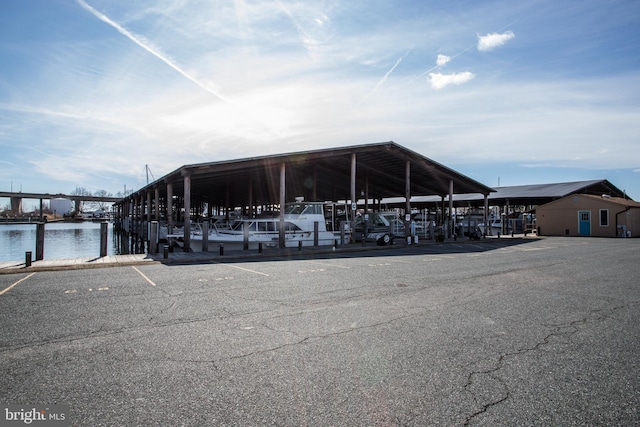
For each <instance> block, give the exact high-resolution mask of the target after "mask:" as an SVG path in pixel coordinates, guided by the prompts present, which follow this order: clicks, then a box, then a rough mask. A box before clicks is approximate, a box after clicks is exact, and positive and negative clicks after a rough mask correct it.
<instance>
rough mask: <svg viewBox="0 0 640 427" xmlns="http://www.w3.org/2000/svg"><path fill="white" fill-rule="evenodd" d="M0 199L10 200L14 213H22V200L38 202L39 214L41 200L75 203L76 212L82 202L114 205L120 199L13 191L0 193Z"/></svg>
mask: <svg viewBox="0 0 640 427" xmlns="http://www.w3.org/2000/svg"><path fill="white" fill-rule="evenodd" d="M0 198H8V199H10V200H11V210H12V211H13V212H16V213H21V212H22V200H23V199H33V200H40V212H42V201H43V200H52V199H69V200H72V201H73V202H74V203H75V207H76V211H80V206H81V203H82V202H104V203H115V202H117V201H118V200H120V199H121V198H120V197H99V196H91V195H88V196H81V195H71V194H63V193H56V194H50V193H23V192H13V191H0Z"/></svg>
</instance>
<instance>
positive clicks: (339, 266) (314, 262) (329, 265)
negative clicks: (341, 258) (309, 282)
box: [304, 260, 351, 270]
mask: <svg viewBox="0 0 640 427" xmlns="http://www.w3.org/2000/svg"><path fill="white" fill-rule="evenodd" d="M304 261H305V262H310V263H311V264H320V265H324V266H326V267H335V268H344V269H347V270H349V269H350V268H351V267H345V266H344V265H336V264H330V263H328V262H320V261H308V260H304Z"/></svg>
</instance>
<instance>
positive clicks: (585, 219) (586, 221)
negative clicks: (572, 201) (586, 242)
mask: <svg viewBox="0 0 640 427" xmlns="http://www.w3.org/2000/svg"><path fill="white" fill-rule="evenodd" d="M578 234H579V235H580V236H590V235H591V211H578Z"/></svg>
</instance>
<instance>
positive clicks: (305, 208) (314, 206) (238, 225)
mask: <svg viewBox="0 0 640 427" xmlns="http://www.w3.org/2000/svg"><path fill="white" fill-rule="evenodd" d="M323 207H324V204H323V203H321V202H303V201H299V202H295V203H288V204H286V205H285V211H284V243H285V247H297V246H298V245H299V244H300V242H301V243H302V246H313V245H314V228H315V224H316V223H317V224H318V225H317V227H318V246H330V245H334V244H335V241H336V235H335V234H334V233H333V232H331V231H327V228H326V222H325V216H324V209H323ZM245 231H246V234H247V237H248V245H249V249H257V248H258V246H259V244H260V243H262V245H263V246H265V247H277V246H278V244H279V240H280V218H279V217H269V218H252V219H237V220H235V221H234V222H233V224H232V225H230V226H229V225H227V224H224V225H221V224H220V223H219V222H214V223H212V224H211V225H210V228H209V231H208V241H209V243H211V244H214V245H215V244H220V243H222V244H224V246H225V248H230V249H243V247H244V240H245ZM190 239H191V250H192V251H194V252H200V251H202V241H203V233H202V228H201V227H200V226H199V225H195V224H194V230H193V231H192V233H191V235H190Z"/></svg>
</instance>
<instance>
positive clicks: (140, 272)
mask: <svg viewBox="0 0 640 427" xmlns="http://www.w3.org/2000/svg"><path fill="white" fill-rule="evenodd" d="M131 268H133V269H134V270H135V271H137V272H138V274H140V275H141V276H142V277H144V280H146V281H147V282H149V284H150V285H151V286H156V284H155V283H153V280H151V279H149V278H148V277H147V276H145V275H144V273H143V272H142V271H140V270H138V269H137V268H135V267H134V266H133V265H132V266H131Z"/></svg>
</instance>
